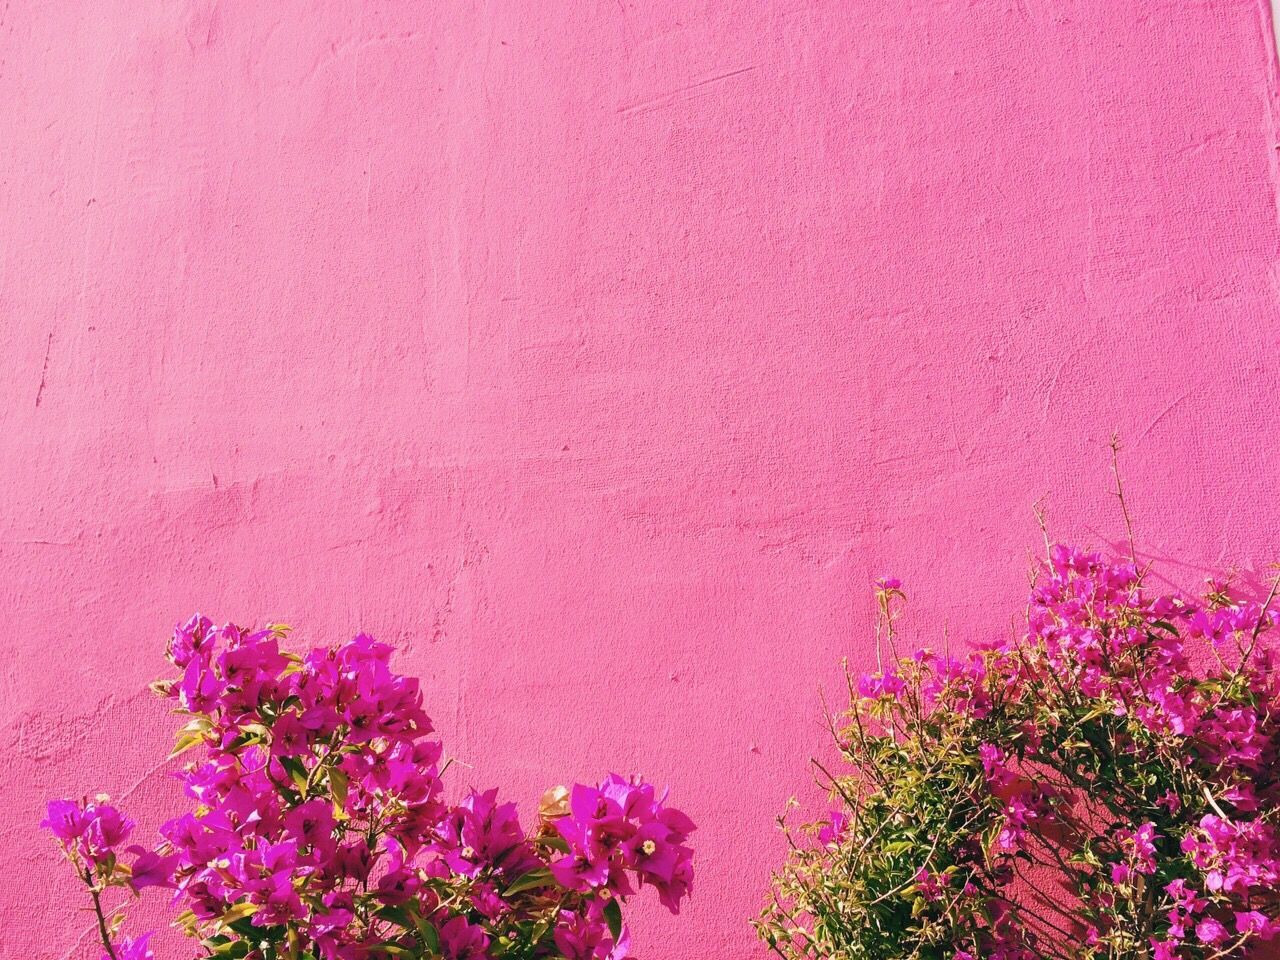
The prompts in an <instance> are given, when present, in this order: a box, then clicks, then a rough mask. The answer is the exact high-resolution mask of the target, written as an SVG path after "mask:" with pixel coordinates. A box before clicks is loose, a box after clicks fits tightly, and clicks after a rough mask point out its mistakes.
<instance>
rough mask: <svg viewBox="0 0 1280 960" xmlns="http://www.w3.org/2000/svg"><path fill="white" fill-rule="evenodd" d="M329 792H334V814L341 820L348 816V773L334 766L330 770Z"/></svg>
mask: <svg viewBox="0 0 1280 960" xmlns="http://www.w3.org/2000/svg"><path fill="white" fill-rule="evenodd" d="M329 792H330V793H332V794H333V814H334V816H335V817H337V818H338V819H339V820H345V819H346V817H347V775H346V773H344V772H343V771H342V770H340V769H338V768H337V767H334V768H333V769H332V770H330V771H329Z"/></svg>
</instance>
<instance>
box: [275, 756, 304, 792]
mask: <svg viewBox="0 0 1280 960" xmlns="http://www.w3.org/2000/svg"><path fill="white" fill-rule="evenodd" d="M280 766H282V767H284V769H285V771H286V772H287V773H288V774H289V779H290V780H292V781H293V782H294V785H295V786H296V787H297V788H298V792H299V793H301V794H302V799H304V800H305V799H306V798H307V768H306V767H304V766H303V765H302V761H301V760H299V759H298V758H297V757H281V758H280Z"/></svg>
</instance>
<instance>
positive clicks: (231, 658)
mask: <svg viewBox="0 0 1280 960" xmlns="http://www.w3.org/2000/svg"><path fill="white" fill-rule="evenodd" d="M285 636H286V630H285V629H284V628H280V627H269V628H267V629H264V630H256V631H255V630H244V629H241V628H238V627H236V626H234V625H227V626H222V627H215V626H214V625H213V624H212V623H211V622H210V621H209V620H207V619H206V618H203V617H199V616H196V617H193V618H192V619H191V620H189V621H187V622H186V623H185V624H182V625H181V626H179V627H178V628H177V629H176V630H175V633H174V635H173V639H172V641H171V642H170V644H169V648H168V658H169V660H170V662H171V663H173V665H174V666H175V667H176V668H177V669H178V671H179V674H178V676H177V677H176V678H175V679H173V680H171V681H165V682H161V683H157V684H155V685H153V686H154V688H155V689H156V690H157V692H158V693H160V694H161V695H163V696H165V697H167V698H169V699H171V700H172V701H173V702H174V704H175V707H176V709H177V711H178V712H179V713H181V714H184V715H186V716H187V718H188V720H187V723H186V724H185V726H184V727H183V728H182V729H181V731H180V732H179V735H178V742H177V746H176V748H175V754H179V753H185V752H186V751H188V750H190V749H192V748H196V747H202V748H203V750H204V754H203V756H202V757H201V758H200V759H198V760H196V761H193V762H190V763H188V764H187V765H186V767H185V768H184V769H183V771H182V772H181V773H179V774H178V777H179V779H180V780H181V782H182V785H183V789H184V791H185V793H186V795H187V797H188V798H189V799H190V801H191V809H190V810H189V811H188V812H185V813H182V814H180V815H178V816H176V817H174V818H172V819H170V820H169V821H168V822H166V823H165V824H164V825H163V826H162V827H161V828H160V841H159V842H158V843H157V844H156V845H155V846H154V847H151V848H146V847H142V846H137V845H134V846H129V847H127V848H126V847H124V846H123V845H124V844H125V842H126V841H127V840H128V838H129V835H130V832H131V830H132V828H133V823H132V822H131V821H130V820H129V819H127V818H126V817H125V816H124V815H123V814H122V813H121V812H120V811H119V810H117V809H116V808H115V807H113V806H111V805H110V804H109V803H108V802H107V801H106V799H105V798H100V799H99V800H95V801H93V802H89V803H76V802H73V801H70V800H55V801H52V802H51V803H50V804H49V811H48V817H47V819H46V820H45V822H44V824H43V825H44V826H45V827H46V828H48V829H49V830H50V831H51V832H52V833H53V835H54V836H55V837H56V838H57V839H58V840H59V842H60V843H61V844H62V847H63V850H64V851H65V853H66V855H67V858H68V859H69V860H70V862H71V863H72V865H73V866H74V867H75V870H76V872H77V874H78V875H79V877H80V879H81V880H82V881H84V882H85V884H86V885H87V886H88V887H89V890H90V893H91V896H92V899H93V905H94V908H95V911H96V912H97V916H98V919H99V927H100V932H101V935H102V939H103V942H104V946H105V948H106V955H105V957H106V960H147V958H150V957H151V955H152V954H151V950H150V947H149V944H148V938H149V935H144V936H142V937H138V938H136V939H133V940H129V939H126V938H123V937H120V936H119V927H120V923H121V919H122V915H121V914H119V913H115V914H110V915H109V914H108V912H107V911H105V910H104V908H103V902H102V901H103V895H104V894H105V893H106V892H107V891H108V890H109V889H110V888H113V887H121V888H124V887H127V888H129V889H131V890H132V891H133V892H134V893H135V894H136V893H137V892H139V891H140V890H142V889H144V888H147V887H160V888H166V889H169V890H172V892H173V893H172V896H173V897H174V902H175V904H176V905H178V906H180V908H181V912H179V913H178V915H177V917H176V918H175V923H176V924H177V925H179V926H180V927H182V928H183V929H184V930H185V932H186V933H187V934H188V935H189V936H191V937H194V938H196V939H198V940H199V941H200V944H201V947H202V948H203V949H204V951H205V952H206V954H207V955H208V956H211V957H218V958H229V960H276V958H287V960H302V958H315V960H383V958H393V957H396V958H400V957H406V956H407V957H424V958H425V957H433V958H434V957H442V958H445V960H480V958H495V960H497V958H508V957H509V958H531V960H532V958H540V957H564V958H568V960H622V958H625V957H627V956H629V949H628V945H629V936H628V934H627V931H626V928H625V927H624V925H623V922H622V915H621V908H620V903H621V902H622V901H624V900H625V899H626V898H628V897H630V896H632V895H633V894H634V893H636V892H638V889H639V887H641V886H645V885H648V886H653V887H655V888H656V889H657V892H658V895H659V897H660V898H661V900H662V902H663V903H664V904H666V906H667V907H668V908H670V909H671V911H672V912H677V911H678V909H679V906H680V903H681V901H682V900H683V899H684V897H685V896H686V895H687V893H688V890H689V884H690V881H691V880H692V868H691V857H692V851H691V850H690V848H689V847H688V846H687V844H686V843H685V841H686V839H687V837H688V835H689V833H690V832H691V831H692V830H693V824H692V823H691V822H690V821H689V819H688V818H687V817H685V816H684V815H683V814H681V813H680V812H679V811H677V810H675V809H674V808H672V807H669V806H667V804H666V802H665V797H664V796H658V795H657V794H656V793H655V791H654V789H653V787H651V786H649V785H647V784H644V783H642V782H640V781H638V780H634V779H632V780H626V779H623V778H621V777H617V776H610V777H609V778H608V779H606V780H605V781H604V782H603V783H601V784H599V785H598V786H594V787H591V786H584V785H577V786H575V787H573V788H572V791H571V793H570V792H569V791H565V790H564V788H558V791H559V792H556V791H552V792H549V794H548V798H549V799H548V798H544V805H543V809H542V813H541V816H540V817H539V821H538V826H537V828H536V829H535V830H533V831H532V832H527V831H526V830H525V829H524V827H523V826H522V825H521V823H520V821H519V818H518V817H517V815H516V809H515V805H514V804H511V803H501V802H499V801H498V796H497V791H496V790H487V791H483V792H480V791H473V792H471V793H470V794H468V795H467V796H465V797H464V798H463V799H462V800H461V801H460V802H458V803H456V804H451V803H449V802H448V801H447V800H446V799H445V797H444V787H443V783H442V780H441V774H442V772H443V769H444V767H445V766H446V764H443V763H442V749H441V745H440V743H439V741H438V740H435V739H433V738H432V736H431V734H432V726H431V721H430V720H429V719H428V717H427V715H426V713H425V712H424V711H423V707H422V695H421V691H420V690H419V688H418V683H417V681H416V680H414V679H412V678H409V677H404V676H401V675H399V674H397V673H395V672H394V671H393V670H392V669H391V666H390V657H391V653H392V650H391V648H390V647H389V646H387V645H385V644H382V643H378V642H376V641H374V640H373V639H371V638H370V637H367V636H364V635H361V636H358V637H356V638H355V639H353V640H351V641H350V642H348V643H345V644H343V645H341V646H339V647H336V648H329V649H316V650H313V651H311V652H309V653H306V654H305V655H298V654H294V653H289V652H286V651H284V650H283V649H282V648H281V641H282V640H283V639H284V638H285ZM561 795H564V796H568V797H571V798H572V799H571V803H570V805H569V806H570V809H568V810H565V809H561V806H562V804H560V803H558V802H557V801H556V798H558V797H560V796H561Z"/></svg>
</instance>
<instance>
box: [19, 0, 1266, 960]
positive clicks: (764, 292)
mask: <svg viewBox="0 0 1280 960" xmlns="http://www.w3.org/2000/svg"><path fill="white" fill-rule="evenodd" d="M733 7H737V9H733ZM1273 49H1274V47H1273V43H1272V41H1271V35H1270V20H1269V16H1268V14H1267V12H1266V9H1265V5H1264V3H1263V2H1262V0H1234V2H1232V0H1200V2H1196V3H1190V2H1182V0H1176V2H1174V0H1170V2H1154V0H1152V2H1134V3H1124V2H1116V0H1095V2H1090V3H1085V2H1072V0H1053V2H1048V0H990V2H985V0H984V2H972V3H966V2H958V0H956V2H952V0H945V2H943V0H916V2H906V3H895V4H885V3H881V2H870V0H867V2H862V3H858V4H848V3H844V4H841V3H834V2H832V3H806V2H791V3H781V2H780V3H755V4H727V3H722V2H698V3H693V2H683V3H653V2H643V3H641V2H633V0H618V2H594V0H592V2H587V0H583V2H576V3H554V2H524V3H513V2H492V3H482V4H469V3H453V2H433V3H398V4H389V3H378V2H372V0H366V2H360V3H351V2H348V3H339V2H330V3H326V4H323V5H321V6H320V8H319V9H315V8H314V7H313V5H312V4H301V3H295V4H277V3H270V4H268V3H231V2H223V3H217V2H211V0H199V2H175V0H170V2H164V3H159V2H157V3H138V2H126V0H91V2H90V0H84V2H74V3H73V2H62V3H48V4H35V3H12V4H4V5H3V11H2V12H0V118H2V120H3V131H4V135H3V136H2V137H0V209H2V210H3V211H4V214H5V225H6V226H5V229H4V231H3V234H0V316H3V318H4V322H3V324H2V325H0V364H2V367H0V370H2V372H3V376H2V377H0V397H2V400H0V417H2V420H0V501H2V502H3V504H4V507H3V510H2V511H0V609H2V610H3V622H4V631H5V636H6V638H7V639H6V642H5V651H6V656H5V661H4V665H3V669H2V670H0V681H2V684H3V696H2V697H0V723H3V730H4V740H3V750H2V752H0V784H3V787H0V790H2V791H3V796H4V803H3V806H0V855H3V858H4V859H3V862H4V863H5V864H6V865H5V867H4V869H3V870H0V955H3V956H5V957H9V956H12V957H18V956H22V957H24V958H25V957H38V958H53V957H67V958H69V957H79V956H88V955H89V950H88V945H89V943H90V938H89V936H88V934H89V927H88V923H87V921H86V918H85V917H84V915H83V914H80V913H77V910H76V908H77V907H78V906H79V902H78V900H77V899H75V898H74V893H75V891H74V890H73V887H72V884H71V883H70V882H69V880H68V879H67V878H66V877H64V876H63V874H62V873H60V872H59V871H58V870H57V869H56V867H55V864H54V858H53V856H52V851H51V849H50V848H49V845H48V844H47V843H46V842H45V841H44V840H43V838H41V839H38V840H37V839H36V838H35V837H34V825H35V823H36V822H37V821H38V819H39V816H40V812H39V808H40V805H41V803H42V801H43V799H44V798H45V797H46V796H47V795H49V794H54V793H64V792H84V791H90V792H93V791H96V790H97V789H99V788H102V789H106V790H107V791H108V792H110V793H112V794H113V795H114V796H117V797H119V798H123V799H124V800H125V801H126V802H127V803H129V804H131V805H132V806H133V807H134V808H135V810H136V811H137V812H138V813H139V814H140V815H141V818H142V819H143V821H144V826H145V828H146V829H147V831H150V830H152V829H153V828H154V826H155V824H156V822H157V819H158V817H159V816H160V811H161V809H162V806H163V804H164V802H165V801H167V800H168V799H170V798H172V797H173V796H174V795H175V793H176V791H175V788H174V786H173V785H172V784H171V783H170V781H169V780H168V779H167V778H166V777H165V775H164V774H165V772H166V769H167V768H166V767H165V765H164V764H157V762H156V758H157V757H158V756H160V755H161V751H162V750H163V749H164V746H165V744H166V742H167V739H168V733H167V718H166V717H164V716H163V714H162V712H161V711H160V709H159V708H158V706H157V705H156V704H154V703H153V702H152V701H151V699H150V698H149V697H148V695H147V694H146V693H145V692H144V690H143V685H144V683H145V682H146V681H147V680H149V679H151V678H152V677H153V676H155V675H157V674H158V673H159V672H160V670H161V668H162V663H161V659H160V655H161V646H162V641H163V638H164V635H165V633H166V630H167V629H168V627H169V625H171V624H172V622H173V621H174V620H175V619H177V618H179V617H183V616H185V615H186V614H187V613H188V612H190V611H191V610H193V609H196V608H199V609H201V610H203V611H205V612H207V613H209V614H211V615H213V616H215V617H217V618H223V619H227V618H235V619H240V620H250V619H255V618H256V619H258V620H264V619H269V618H275V619H284V620H288V621H290V622H292V623H294V624H296V625H297V626H298V627H299V628H300V629H301V631H302V632H303V633H304V634H306V635H309V636H311V637H314V638H317V639H324V640H333V639H336V638H339V637H345V636H347V635H348V634H350V633H352V632H353V631H355V630H356V629H357V628H360V627H363V628H367V629H368V630H370V631H372V632H374V633H376V634H377V635H379V636H380V637H382V638H385V639H388V640H392V641H395V642H396V643H398V644H400V645H401V646H402V648H403V653H402V654H401V656H400V660H399V662H400V664H401V665H402V666H403V667H404V668H405V669H406V670H409V671H413V672H416V673H419V674H420V675H421V676H422V677H423V678H424V679H425V685H426V688H427V691H428V695H429V700H430V705H431V707H432V712H433V714H434V716H435V718H436V720H437V721H438V724H439V726H440V728H441V729H442V731H443V733H444V735H445V737H446V740H447V743H448V744H449V745H450V746H451V748H452V751H453V752H454V753H455V754H457V755H459V756H460V757H461V758H463V759H465V760H466V761H467V762H468V763H470V764H472V765H473V768H474V770H473V772H472V773H470V774H468V773H466V772H465V771H464V772H463V778H464V779H466V778H470V779H473V780H474V781H475V782H477V783H485V782H488V781H491V780H492V781H495V782H502V783H505V784H507V785H508V791H507V792H508V793H509V794H510V795H512V796H513V797H515V798H518V799H520V800H521V801H522V803H523V804H524V806H525V809H526V810H530V809H531V807H532V804H533V801H534V799H535V798H536V796H537V794H538V793H539V792H540V791H541V789H542V788H543V787H544V786H546V785H548V784H550V783H552V782H557V781H560V780H563V779H568V778H572V777H586V776H593V775H596V774H598V773H601V772H604V771H606V770H608V769H610V768H615V767H616V768H619V769H621V770H628V771H629V770H638V771H642V772H644V773H646V774H648V775H650V776H652V777H654V778H657V779H660V780H665V781H668V782H670V783H671V785H672V786H673V788H674V790H675V796H676V797H677V798H678V800H679V802H680V803H681V804H683V805H686V806H687V807H688V808H689V809H690V810H691V812H692V813H693V814H694V815H695V817H696V818H697V819H698V820H699V821H700V822H701V823H702V825H703V829H702V832H701V834H700V839H701V844H700V849H701V878H700V879H701V882H700V885H699V889H698V890H697V893H696V901H695V903H694V905H693V907H692V909H691V910H690V911H689V915H688V918H687V922H681V923H678V924H672V923H668V922H666V921H665V920H664V919H663V918H660V917H658V916H657V915H656V914H654V913H652V912H642V915H641V918H640V924H639V926H640V931H639V942H640V944H641V946H642V947H643V952H644V955H645V956H647V957H649V958H651V960H663V958H685V957H707V958H712V960H716V958H737V957H757V956H760V955H761V954H762V951H761V949H760V948H759V947H757V946H755V944H754V941H753V939H752V936H751V933H750V931H749V930H748V929H747V927H746V924H745V918H746V917H747V916H748V915H749V914H751V913H753V912H754V910H755V909H756V907H757V905H758V904H759V902H760V897H761V896H762V889H763V885H764V882H765V878H766V875H767V872H768V868H769V866H770V864H771V862H772V861H773V860H774V859H775V857H777V856H778V854H779V853H780V848H779V843H778V842H777V839H776V838H775V835H774V832H773V828H772V823H771V819H772V816H773V814H774V813H775V812H776V811H777V810H778V809H779V808H780V807H781V805H782V804H783V802H784V800H785V799H786V797H787V796H788V795H789V794H790V793H792V792H794V791H797V790H801V791H803V790H804V789H806V774H805V762H804V761H805V757H806V755H808V754H809V753H810V752H811V751H813V750H815V749H819V748H820V745H821V743H822V740H823V737H822V733H821V731H820V729H819V724H818V699H817V689H818V687H819V685H820V684H822V685H825V686H826V688H827V689H828V690H832V691H834V690H836V689H837V683H836V678H837V674H838V667H837V663H838V659H839V658H840V657H841V656H844V655H848V656H850V657H851V658H852V659H853V660H854V661H855V663H866V662H867V659H868V656H869V646H868V642H867V637H868V626H869V622H870V613H871V609H870V601H869V595H868V592H867V584H868V581H869V580H870V578H871V577H872V576H873V575H875V574H878V573H881V572H893V573H896V574H897V575H899V576H901V577H903V578H904V579H905V580H906V581H907V583H908V585H909V586H910V587H911V589H912V592H913V593H914V596H915V599H914V601H913V620H912V623H913V624H915V625H916V626H917V627H918V628H919V632H920V635H921V636H922V637H924V638H926V639H933V640H936V639H937V638H939V636H940V634H941V630H942V628H943V626H944V625H945V626H947V627H949V629H950V632H951V634H952V636H953V637H958V638H971V639H983V638H987V637H990V636H991V635H992V633H993V632H995V631H1002V630H1005V629H1006V628H1007V625H1008V623H1009V620H1010V618H1011V617H1012V616H1014V615H1016V613H1017V611H1018V609H1019V607H1020V595H1021V592H1022V590H1023V586H1024V579H1023V577H1024V570H1025V566H1026V557H1027V553H1028V551H1029V550H1030V549H1031V548H1033V547H1034V544H1035V542H1036V539H1037V533H1036V529H1035V523H1034V520H1033V518H1032V513H1031V506H1032V503H1033V502H1034V501H1035V500H1036V499H1037V498H1039V497H1040V496H1041V495H1043V494H1048V495H1049V499H1048V503H1049V506H1050V510H1051V514H1052V516H1053V518H1054V519H1055V529H1056V530H1057V531H1059V532H1060V533H1062V534H1063V535H1065V536H1068V537H1079V538H1082V539H1084V540H1085V541H1087V542H1093V543H1099V542H1105V541H1107V540H1109V539H1110V540H1114V539H1116V538H1117V536H1118V535H1119V534H1120V531H1121V524H1120V522H1119V516H1118V513H1117V511H1116V509H1115V507H1114V504H1113V502H1112V500H1111V498H1109V497H1108V496H1107V490H1108V489H1109V479H1108V476H1107V456H1106V451H1105V446H1104V445H1105V441H1106V438H1107V437H1108V435H1109V434H1110V433H1111V431H1112V430H1118V431H1119V432H1120V433H1121V435H1122V436H1123V437H1124V438H1125V440H1126V441H1127V444H1128V454H1127V457H1126V470H1127V475H1128V481H1129V485H1130V487H1131V490H1132V497H1133V501H1134V509H1135V513H1136V521H1137V525H1138V532H1139V535H1140V536H1141V538H1142V541H1143V543H1144V545H1145V547H1146V548H1147V550H1148V551H1149V553H1150V554H1151V555H1152V556H1155V557H1160V558H1170V559H1171V564H1170V565H1169V566H1167V567H1165V569H1166V570H1167V571H1169V572H1170V573H1171V575H1173V576H1175V577H1179V578H1186V579H1193V578H1195V577H1198V576H1200V575H1201V573H1202V571H1204V570H1208V569H1211V568H1219V567H1223V566H1226V565H1232V564H1238V565H1241V566H1243V567H1245V568H1250V567H1253V568H1256V567H1258V566H1260V565H1261V564H1264V563H1265V562H1267V561H1270V560H1273V559H1275V558H1277V557H1278V556H1280V501H1278V500H1277V484H1276V477H1277V470H1276V465H1275V456H1276V451H1277V448H1278V445H1280V411H1278V409H1277V402H1278V401H1277V394H1278V392H1280V370H1278V369H1277V364H1276V356H1277V354H1276V351H1277V347H1278V346H1280V325H1278V324H1277V322H1276V297H1277V289H1278V287H1277V284H1278V283H1280V273H1278V272H1277V265H1278V264H1277V259H1278V254H1280V230H1278V228H1277V203H1276V197H1277V180H1278V177H1280V174H1278V173H1277V170H1278V166H1277V157H1278V154H1277V152H1276V144H1277V142H1278V140H1277V131H1276V124H1275V117H1274V109H1273V108H1274V103H1275V100H1274V97H1275V90H1276V87H1275V64H1274V57H1273ZM1172 561H1176V562H1172ZM173 955H176V956H185V955H187V954H186V953H185V952H183V953H178V954H173Z"/></svg>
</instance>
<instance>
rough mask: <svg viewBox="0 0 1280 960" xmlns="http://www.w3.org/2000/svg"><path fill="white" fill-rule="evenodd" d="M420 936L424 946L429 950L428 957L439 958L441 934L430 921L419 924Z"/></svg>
mask: <svg viewBox="0 0 1280 960" xmlns="http://www.w3.org/2000/svg"><path fill="white" fill-rule="evenodd" d="M418 936H419V937H421V938H422V945H423V946H424V947H426V948H427V955H428V956H437V955H438V954H439V953H440V932H439V931H438V930H436V928H435V927H433V926H432V925H431V922H430V921H428V920H423V921H422V922H421V923H419V924H418Z"/></svg>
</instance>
